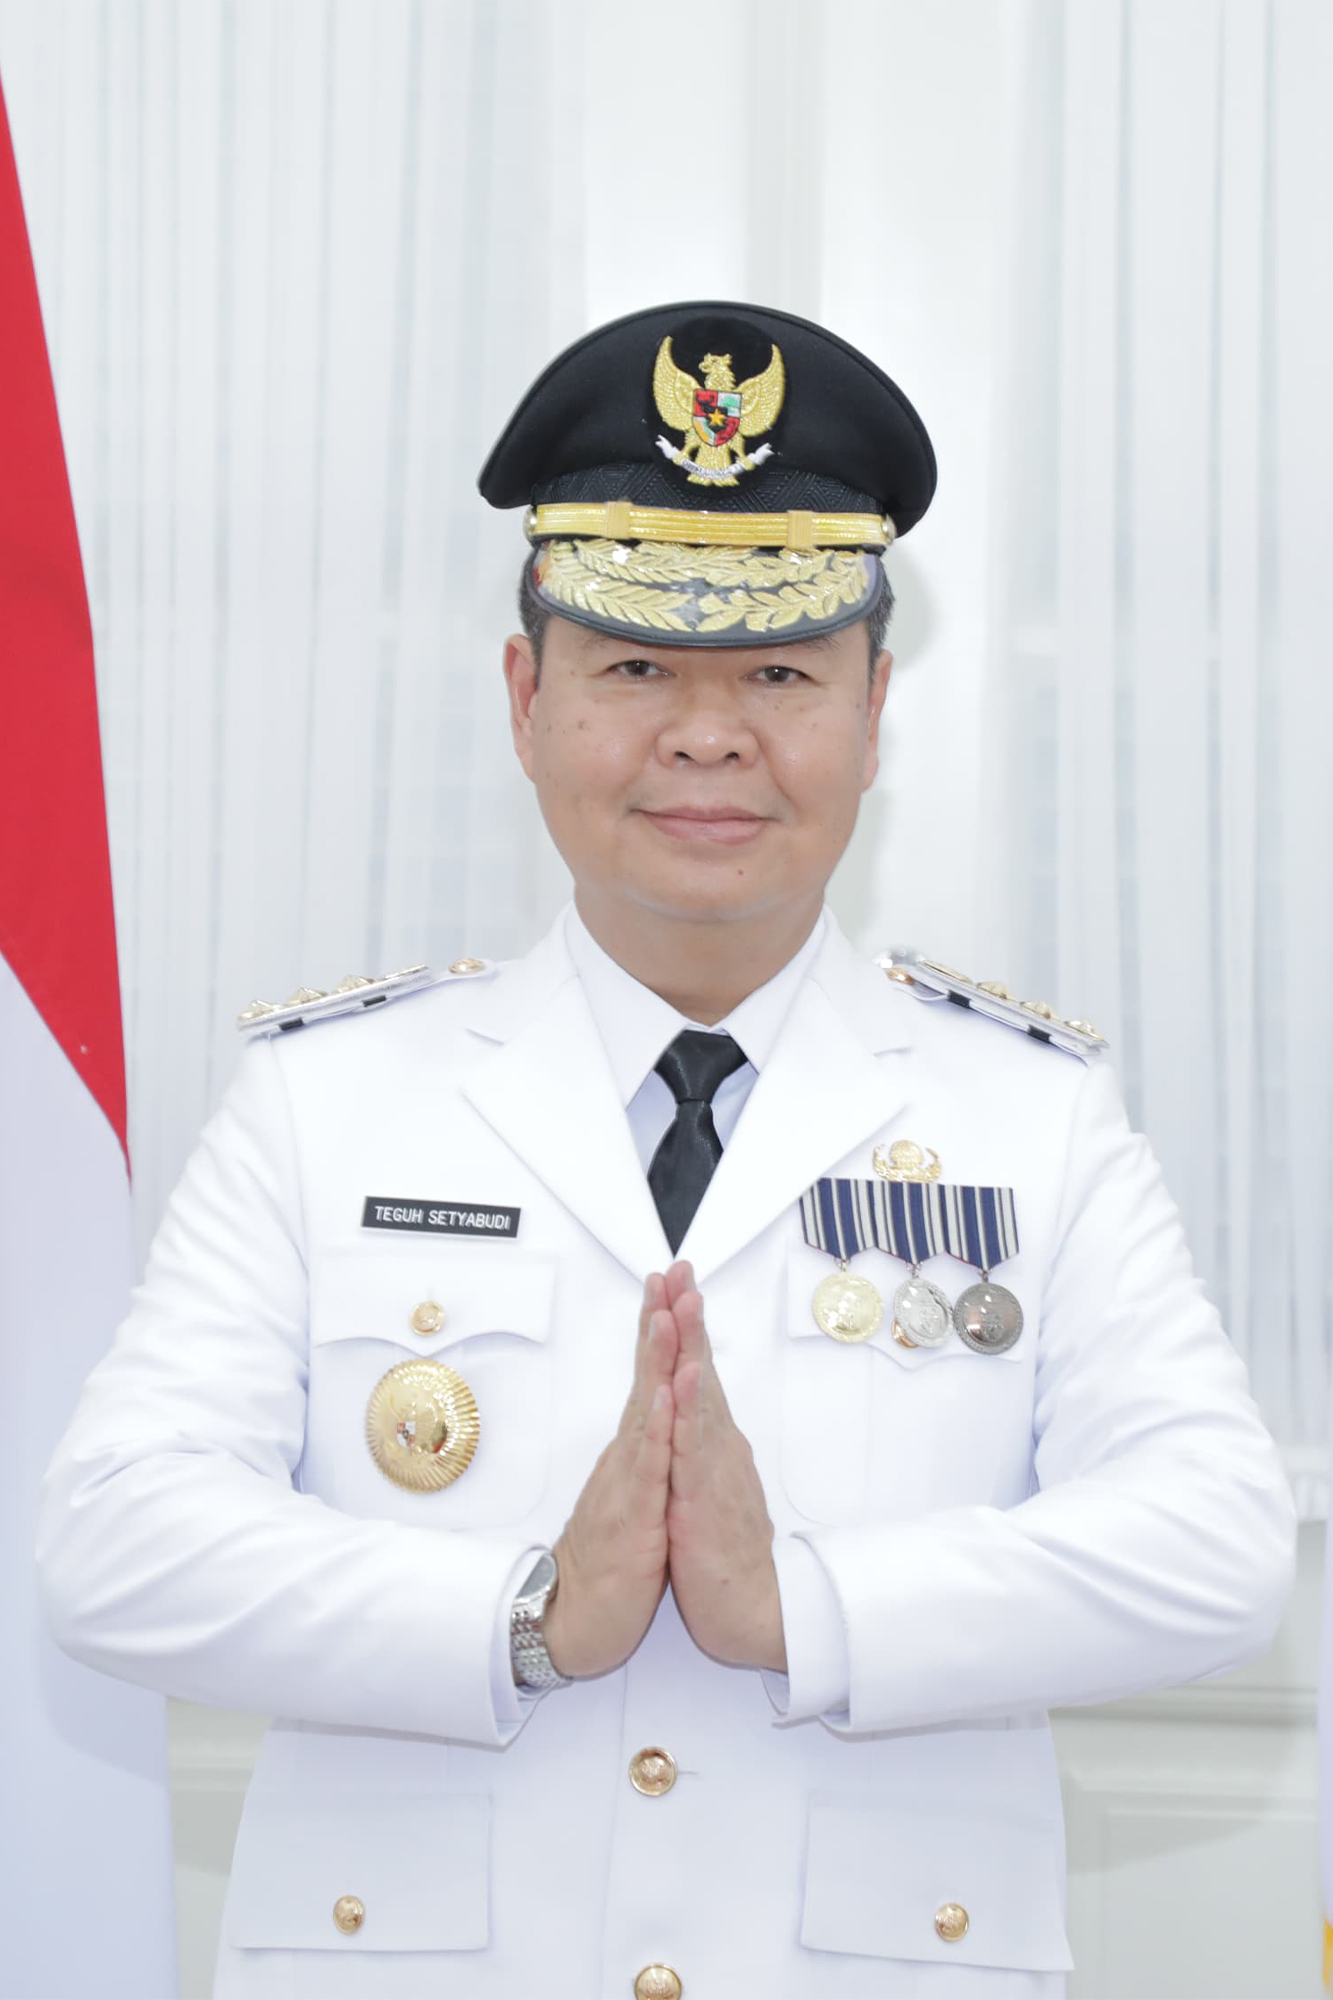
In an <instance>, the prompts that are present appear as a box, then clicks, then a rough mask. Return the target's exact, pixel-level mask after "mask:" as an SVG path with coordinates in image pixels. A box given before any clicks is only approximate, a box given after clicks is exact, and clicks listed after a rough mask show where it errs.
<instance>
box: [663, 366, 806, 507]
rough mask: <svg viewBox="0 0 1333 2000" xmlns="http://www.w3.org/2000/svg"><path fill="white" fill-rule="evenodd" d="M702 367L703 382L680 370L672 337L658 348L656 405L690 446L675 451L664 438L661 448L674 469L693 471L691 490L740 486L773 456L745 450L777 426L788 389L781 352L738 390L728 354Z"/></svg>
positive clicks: (765, 450)
mask: <svg viewBox="0 0 1333 2000" xmlns="http://www.w3.org/2000/svg"><path fill="white" fill-rule="evenodd" d="M699 365H700V367H701V368H702V369H703V375H704V379H703V381H702V382H699V381H697V380H696V379H695V377H694V376H693V375H691V374H689V373H688V371H687V370H686V369H684V368H678V367H677V366H676V361H675V357H674V355H673V354H672V352H671V335H670V334H668V335H667V337H666V339H665V340H664V341H663V342H662V345H661V346H660V347H659V348H658V350H657V361H656V363H655V365H654V367H653V400H654V401H655V402H656V404H657V413H658V415H659V416H660V417H661V419H662V422H663V423H664V424H667V425H669V426H670V427H671V428H672V429H673V430H678V431H684V433H685V441H684V443H683V444H681V445H676V444H673V443H672V441H671V439H670V438H664V437H660V438H659V439H658V440H657V448H658V450H659V451H662V452H665V453H666V456H667V457H668V458H669V459H670V460H671V463H672V464H673V465H683V466H686V467H688V468H689V474H690V484H691V485H692V486H735V485H736V484H737V474H738V473H741V472H752V471H753V470H754V468H755V466H756V465H762V464H763V462H764V460H765V459H766V458H768V457H769V456H770V455H771V453H772V450H773V447H772V445H770V444H764V445H760V447H759V449H758V451H756V452H750V451H748V450H747V449H746V446H747V443H748V441H749V439H750V438H753V437H761V436H762V435H763V433H764V432H765V431H767V430H771V429H772V427H773V425H774V424H775V423H776V422H777V418H778V411H779V410H780V409H781V408H782V398H783V395H784V394H785V392H786V387H787V371H786V369H785V368H784V367H783V365H782V350H781V348H780V347H777V346H775V347H774V349H773V357H772V359H771V360H770V362H769V364H768V366H767V368H765V369H764V371H763V373H762V374H761V375H751V377H750V379H749V380H748V382H742V383H740V384H739V385H738V384H737V381H736V377H735V376H734V375H733V374H732V372H731V356H730V355H729V354H705V356H704V358H703V360H702V361H701V362H700V364H699Z"/></svg>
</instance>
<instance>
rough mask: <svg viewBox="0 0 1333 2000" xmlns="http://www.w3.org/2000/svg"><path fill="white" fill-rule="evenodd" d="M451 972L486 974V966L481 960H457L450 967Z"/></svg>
mask: <svg viewBox="0 0 1333 2000" xmlns="http://www.w3.org/2000/svg"><path fill="white" fill-rule="evenodd" d="M449 970H450V972H484V971H485V970H486V967H485V965H484V964H483V962H482V961H481V959H479V958H456V959H455V960H454V962H453V964H452V965H451V966H450V967H449Z"/></svg>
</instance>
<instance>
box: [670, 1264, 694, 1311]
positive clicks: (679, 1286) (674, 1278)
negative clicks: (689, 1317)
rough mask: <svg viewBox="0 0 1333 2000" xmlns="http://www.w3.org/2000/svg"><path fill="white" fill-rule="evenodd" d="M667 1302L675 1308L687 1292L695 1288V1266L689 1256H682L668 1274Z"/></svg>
mask: <svg viewBox="0 0 1333 2000" xmlns="http://www.w3.org/2000/svg"><path fill="white" fill-rule="evenodd" d="M665 1284H666V1302H667V1304H668V1305H669V1306H671V1307H672V1308H673V1309H674V1307H675V1306H676V1305H677V1304H678V1303H679V1301H680V1300H681V1298H682V1297H683V1296H684V1294H685V1293H686V1292H689V1291H693V1289H694V1266H693V1264H691V1263H690V1261H689V1259H688V1258H687V1257H681V1258H679V1259H678V1260H677V1262H676V1263H674V1264H673V1265H672V1266H671V1269H670V1270H669V1271H668V1272H667V1274H666V1279H665Z"/></svg>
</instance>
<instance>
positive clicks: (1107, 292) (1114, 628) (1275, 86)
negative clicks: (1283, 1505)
mask: <svg viewBox="0 0 1333 2000" xmlns="http://www.w3.org/2000/svg"><path fill="white" fill-rule="evenodd" d="M1007 20H1008V23H1009V25H1010V27H1011V29H1012V31H1013V41H1012V44H1011V47H1010V50H1009V57H1010V64H1011V68H1010V75H1009V82H1010V85H1011V88H1010V90H1009V91H1008V93H1007V144H1006V146H1005V149H1004V150H1005V158H1006V161H1007V163H1008V168H1009V172H1008V175H1007V187H1006V196H1005V211H1004V217H1003V223H1002V232H1001V233H1002V240H1003V243H1004V246H1005V247H1004V260H1003V261H1006V262H1007V263H1008V265H1009V269H1010V282H1009V283H1008V285H1007V287H1006V288H1005V296H1004V299H1003V301H1002V304H1001V306H1000V320H1001V336H1002V342H1003V359H1002V364H1001V372H1000V383H999V394H998V396H997V402H996V432H995V458H994V465H995V467H996V468H997V472H998V475H999V476H998V477H997V478H996V479H995V481H994V483H993V486H992V504H993V517H992V519H993V530H994V540H993V571H992V575H993V580H994V581H993V591H992V598H991V602H992V606H993V613H994V624H993V631H994V647H993V652H992V656H991V661H990V669H989V672H988V677H987V714H988V718H989V722H990V729H991V740H992V744H993V747H994V752H995V760H996V766H997V769H999V770H1002V771H1004V773H1005V774H1006V775H1005V781H1004V787H1003V789H1004V794H1005V799H1006V805H1007V810H1006V811H1005V812H1004V813H1003V814H1002V815H1001V819H1000V828H999V831H1000V835H1001V838H1000V840H999V842H998V844H997V846H996V847H995V849H994V850H993V856H992V858H993V863H994V867H993V870H992V879H991V890H992V894H993V896H994V898H995V903H996V906H997V908H998V909H999V910H1000V911H1002V912H1003V916H1002V920H1001V924H1000V928H1001V929H1002V930H1003V931H1004V933H1005V934H1006V935H1007V936H1008V937H1011V938H1012V939H1014V940H1015V942H1016V943H1017V945H1018V967H1019V970H1020V971H1021V973H1022V975H1023V977H1024V979H1025V980H1026V981H1027V982H1028V984H1029V986H1030V987H1035V988H1036V989H1037V990H1041V991H1049V992H1050V993H1051V994H1052V995H1053V996H1054V997H1055V998H1056V999H1057V1001H1058V1002H1059V1003H1060V1004H1062V1005H1063V1006H1065V1007H1068V1006H1072V1005H1074V1004H1075V1003H1077V1004H1079V1005H1080V1006H1086V1008H1087V1010H1088V1011H1089V1012H1090V1013H1091V1015H1092V1017H1093V1018H1094V1019H1096V1020H1097V1021H1098V1023H1099V1025H1101V1026H1103V1027H1104V1028H1105V1029H1106V1031H1107V1032H1108V1033H1109V1034H1110V1035H1111V1037H1112V1039H1113V1041H1114V1043H1115V1045H1116V1048H1117V1060H1118V1064H1119V1068H1120V1071H1121V1074H1122V1076H1123V1078H1124V1081H1125V1085H1126V1089H1127V1094H1128V1097H1129V1100H1130V1103H1131V1106H1132V1108H1133V1110H1134V1112H1135V1115H1136V1117H1137V1118H1138V1120H1139V1121H1140V1122H1141V1123H1142V1124H1143V1126H1144V1129H1145V1130H1146V1131H1148V1132H1149V1134H1150V1135H1151V1137H1152V1139H1153V1143H1154V1145H1155V1146H1156V1148H1157V1150H1158V1152H1159V1154H1160V1155H1161V1157H1162V1159H1163V1162H1164V1165H1165V1168H1166V1172H1167V1177H1168V1180H1169V1182H1170V1184H1171V1186H1172V1187H1173V1189H1174V1191H1175V1193H1176V1195H1177V1198H1178V1199H1179V1200H1180V1202H1181V1205H1182V1207H1183V1209H1184V1212H1185V1216H1186V1221H1187V1225H1188V1228H1189V1234H1190V1241H1191V1244H1192V1246H1193V1248H1194V1252H1195V1256H1196V1258H1197V1260H1198V1262H1199V1264H1200V1266H1201V1268H1202V1270H1203V1272H1204V1273H1205V1276H1206V1278H1207V1282H1208V1286H1209V1289H1210V1291H1211V1292H1212V1294H1213V1296H1214V1297H1215V1298H1216V1299H1217V1301H1218V1303H1219V1305H1220V1306H1221V1307H1222V1310H1223V1313H1224V1315H1225V1316H1226V1319H1227V1323H1228V1325H1229V1327H1230V1328H1231V1331H1232V1333H1233V1335H1234V1337H1235V1339H1236V1342H1237V1344H1238V1346H1239V1347H1240V1348H1241V1350H1242V1352H1243V1353H1244V1354H1245V1356H1246V1359H1247V1361H1248V1363H1249V1366H1250V1369H1251V1373H1252V1379H1253V1382H1254V1386H1255V1389H1256V1392H1257V1394H1258V1396H1259V1398H1260V1400H1261V1402H1262V1404H1263V1406H1264V1409H1265V1411H1266V1413H1267V1415H1268V1417H1269V1419H1270V1421H1271V1422H1272V1423H1273V1425H1274V1426H1275V1428H1276V1430H1277V1432H1278V1434H1279V1436H1280V1437H1281V1438H1282V1440H1283V1441H1284V1443H1285V1444H1286V1445H1287V1446H1288V1448H1289V1464H1290V1469H1291V1471H1292V1474H1293V1478H1294V1482H1295V1484H1296V1488H1297V1494H1298V1499H1299V1501H1300V1503H1301V1507H1302V1511H1303V1512H1305V1513H1306V1514H1311V1513H1322V1512H1323V1511H1324V1509H1325V1505H1326V1476H1325V1470H1326V1462H1327V1455H1328V1409H1329V1391H1328V1355H1329V1335H1330V1319H1331V1317H1333V1312H1331V1297H1333V1295H1331V1292H1330V1268H1331V1265H1333V1260H1331V1258H1330V1248H1331V1247H1333V1246H1331V1245H1330V1220H1331V1219H1333V1116H1331V1113H1333V1061H1331V1060H1330V1038H1329V1033H1328V1004H1329V1000H1328V996H1329V995H1330V992H1333V884H1331V880H1330V864H1331V863H1333V786H1331V785H1330V783H1329V774H1328V757H1329V746H1330V741H1333V680H1331V679H1330V673H1329V667H1330V632H1333V564H1330V561H1329V554H1328V535H1329V526H1330V510H1329V499H1328V468H1329V466H1330V464H1333V400H1331V399H1330V395H1329V390H1328V372H1329V371H1328V339H1327V335H1328V329H1329V326H1330V325H1331V324H1333V232H1331V231H1330V229H1329V226H1328V221H1327V213H1326V207H1325V201H1326V194H1327V190H1328V188H1329V186H1330V185H1333V124H1330V121H1329V118H1328V103H1329V92H1330V86H1331V85H1333V9H1330V8H1328V7H1327V6H1325V5H1322V4H1317V0H1316V3H1315V4H1306V0H1277V4H1275V5H1272V6H1267V5H1263V4H1257V0H1228V3H1227V4H1217V0H1142V4H1133V5H1115V4H1109V5H1108V4H1097V5H1092V6H1087V7H1082V6H1072V5H1071V6H1067V7H1065V8H1063V9H1060V8H1054V7H1049V6H1045V5H1043V4H1041V3H1040V0H1028V4H1025V5H1023V6H1022V7H1021V8H1017V9H1015V10H1014V11H1013V12H1012V13H1010V14H1009V15H1008V16H1007ZM1015 801H1017V802H1018V810H1017V811H1015V810H1014V809H1013V807H1014V804H1015Z"/></svg>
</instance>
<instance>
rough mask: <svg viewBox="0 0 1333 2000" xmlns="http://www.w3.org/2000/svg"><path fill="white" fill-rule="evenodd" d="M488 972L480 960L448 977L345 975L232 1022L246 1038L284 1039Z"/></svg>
mask: <svg viewBox="0 0 1333 2000" xmlns="http://www.w3.org/2000/svg"><path fill="white" fill-rule="evenodd" d="M490 970H491V967H490V965H489V964H488V963H487V961H486V960H485V959H484V958H456V959H455V960H454V962H453V964H452V965H451V966H450V967H449V970H448V971H447V972H432V971H431V969H430V967H429V966H428V965H409V966H407V967H405V968H404V970H403V971H402V972H389V973H384V974H382V975H379V976H376V977H374V978H364V977H362V976H361V975H360V974H358V973H354V972H349V973H348V975H347V977H346V979H340V980H339V981H338V984H337V985H336V986H334V987H332V988H331V989H330V990H329V991H328V992H327V993H325V992H321V990H320V989H319V988H318V987H317V986H299V987H298V988H297V990H296V992H295V993H293V994H292V995H291V996H290V997H289V998H288V999H286V1000H281V1001H278V1000H252V1001H251V1002H250V1005H249V1006H248V1007H247V1008H246V1009H245V1010H244V1012H243V1013H240V1014H238V1015H237V1016H236V1025H237V1027H238V1028H239V1029H240V1031H241V1033H242V1034H243V1035H247V1036H254V1035H277V1034H285V1033H288V1032H290V1030H291V1029H293V1028H308V1027H313V1026H314V1024H315V1022H316V1021H330V1020H332V1019H333V1017H334V1015H335V1014H362V1013H365V1012H366V1010H367V1009H368V1008H370V1007H382V1006H383V1005H384V1002H385V1001H386V1000H397V999H400V998H401V996H402V995H403V994H404V993H416V992H418V991H419V990H420V988H421V987H423V986H440V985H442V984H443V983H444V982H445V981H446V980H448V979H466V978H467V977H469V976H470V975H471V974H474V973H478V972H489V971H490Z"/></svg>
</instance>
